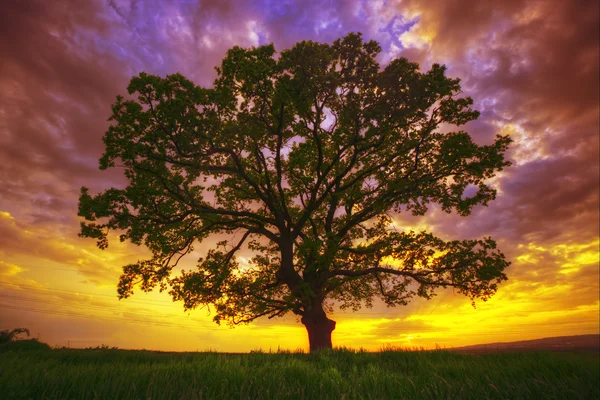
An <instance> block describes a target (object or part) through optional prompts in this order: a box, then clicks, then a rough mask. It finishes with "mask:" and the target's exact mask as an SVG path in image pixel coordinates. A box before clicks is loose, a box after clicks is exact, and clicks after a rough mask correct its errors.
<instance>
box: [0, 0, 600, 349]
mask: <svg viewBox="0 0 600 400" xmlns="http://www.w3.org/2000/svg"><path fill="white" fill-rule="evenodd" d="M599 23H600V18H599V9H598V2H597V1H596V0H590V1H583V0H581V1H580V0H569V1H566V0H565V1H560V0H543V1H532V0H529V1H520V0H504V1H475V0H473V1H469V0H454V1H446V0H430V1H422V0H402V1H393V0H388V1H385V0H374V1H368V0H362V1H361V0H338V1H334V0H320V1H308V0H305V1H303V0H298V1H290V0H287V1H285V0H261V1H233V0H229V1H228V0H220V1H208V0H204V1H203V0H199V1H197V0H179V1H171V2H168V1H160V0H146V1H141V0H139V1H138V0H95V1H93V0H90V1H77V0H72V1H68V0H64V1H59V0H56V1H43V0H39V1H35V0H9V1H3V2H2V5H0V93H2V95H1V96H0V330H1V329H8V328H15V327H21V326H22V327H28V328H29V329H30V330H31V331H32V333H33V335H35V336H37V335H38V334H39V336H40V339H41V340H43V341H46V342H48V343H50V344H52V345H59V346H63V345H64V346H66V345H69V346H71V347H86V346H96V345H99V344H107V345H110V346H119V347H122V348H149V349H160V350H196V349H199V350H204V349H209V348H210V349H215V350H220V351H249V350H252V349H257V348H259V347H262V348H264V349H268V348H273V349H276V348H277V347H278V346H280V347H281V348H290V349H295V348H304V349H306V348H307V344H308V340H307V338H306V331H305V330H304V327H303V326H302V325H301V324H300V323H298V322H297V321H296V320H295V319H294V318H293V317H289V318H284V319H280V320H264V321H263V320H258V321H256V322H255V323H253V324H251V325H249V326H242V327H237V328H235V329H230V328H228V327H227V326H222V327H219V326H217V325H215V324H213V323H212V322H211V318H212V317H211V315H209V314H208V312H207V310H197V311H192V312H189V313H184V312H183V307H182V305H181V304H179V303H173V302H171V300H170V299H169V298H168V296H167V295H165V294H159V293H151V294H144V293H141V294H140V293H136V294H135V295H134V296H133V297H132V298H130V299H127V300H122V301H118V300H117V298H116V283H117V281H118V277H119V274H120V267H121V266H123V265H125V264H128V263H131V262H135V261H137V260H138V259H140V258H143V257H144V256H146V255H147V253H146V252H145V251H144V249H143V248H139V247H136V246H134V245H130V244H126V243H124V244H121V243H119V242H118V241H112V243H111V246H110V247H109V249H108V250H106V251H101V250H98V249H97V248H96V247H95V242H94V240H92V239H81V238H78V237H77V233H78V230H79V220H78V217H77V215H76V214H77V200H78V195H79V189H80V187H81V186H84V185H85V186H87V187H90V188H91V191H92V192H93V193H96V192H98V191H101V190H103V189H106V188H108V187H111V186H120V185H122V184H123V182H124V180H123V178H122V176H121V174H122V171H119V170H112V171H99V170H98V159H99V157H100V156H101V154H102V152H103V150H104V147H103V146H104V145H103V143H102V140H101V138H102V135H103V134H104V132H105V131H106V129H107V127H108V124H109V123H108V122H107V118H108V117H109V115H110V104H111V103H112V102H113V101H114V99H115V96H116V95H117V94H125V88H126V86H127V83H128V81H129V79H130V78H131V76H133V75H135V74H137V73H139V72H141V71H146V72H149V73H153V74H159V75H163V76H164V75H166V74H170V73H175V72H178V71H179V72H181V73H182V74H184V75H185V76H187V77H188V78H190V79H192V80H193V81H195V82H196V83H197V84H199V85H203V86H210V85H211V84H212V81H213V80H214V78H215V77H216V72H215V71H214V67H215V66H216V65H218V64H219V63H220V60H221V59H222V58H223V56H224V54H225V52H226V51H227V49H229V48H230V47H232V46H234V45H239V46H243V47H251V46H258V45H261V44H267V43H274V45H275V48H276V49H277V50H283V49H287V48H289V47H291V46H292V45H293V44H294V43H296V42H297V41H300V40H316V41H322V42H332V41H333V40H335V39H336V38H338V37H341V36H344V35H345V34H347V33H348V32H362V33H363V35H364V37H365V39H367V40H369V39H374V40H377V41H378V42H379V43H380V44H381V46H382V48H383V52H382V53H381V54H380V56H379V62H380V63H381V64H382V65H385V64H386V63H387V62H389V61H390V60H392V59H393V58H395V57H400V56H404V57H407V58H409V59H410V60H411V61H416V62H419V63H420V65H421V66H422V69H428V68H429V66H430V65H431V64H432V63H434V62H437V63H441V64H445V65H446V66H447V67H448V75H450V76H452V77H460V78H461V79H462V86H463V90H464V92H465V93H466V94H468V95H470V96H472V97H473V99H474V100H475V104H476V108H477V109H478V110H480V111H481V117H480V118H479V119H478V120H477V121H475V122H471V123H469V124H468V125H467V126H466V130H467V131H469V132H470V133H471V134H472V136H473V137H474V138H475V140H476V141H477V140H479V141H484V140H485V139H486V138H489V137H492V136H493V135H494V134H495V133H503V134H510V135H511V136H512V137H513V139H514V143H513V145H512V146H511V149H510V151H509V158H510V159H511V160H512V161H513V166H512V167H511V168H509V169H506V170H505V171H503V172H502V173H501V175H499V177H498V179H497V180H496V187H497V188H498V193H499V195H498V197H497V199H496V200H495V201H494V202H492V203H491V204H490V206H489V207H480V208H477V209H476V210H475V211H474V212H473V214H472V215H471V216H469V217H459V216H454V215H447V214H444V213H441V212H440V211H439V210H436V209H435V208H434V209H432V210H431V212H430V213H429V214H428V215H427V217H425V218H421V219H406V218H403V217H401V216H399V217H398V218H397V221H396V222H397V224H398V226H400V227H404V228H407V229H408V228H417V229H421V228H424V229H429V230H431V231H433V232H434V233H435V234H437V235H439V236H441V237H443V238H446V239H467V238H480V237H482V236H487V235H491V236H492V237H494V238H495V239H497V240H498V243H499V246H500V247H501V249H502V250H503V252H504V253H505V254H506V255H507V257H508V258H509V260H511V261H512V265H511V266H510V267H509V269H508V270H507V271H506V272H507V275H508V277H509V281H508V282H506V283H505V284H503V285H502V286H501V288H500V290H499V291H498V293H497V295H496V296H495V297H494V298H493V299H492V300H490V301H489V302H487V303H483V304H478V306H477V309H473V307H471V305H470V301H469V300H468V299H467V298H465V297H461V296H459V295H455V294H454V293H452V291H451V290H449V291H447V292H441V293H440V295H439V296H437V297H435V298H434V299H432V300H430V301H426V300H424V299H416V300H414V301H413V302H412V303H411V304H410V305H409V306H407V307H399V308H392V309H388V308H385V307H384V306H381V305H378V304H376V305H375V307H374V308H373V309H370V310H369V309H362V310H360V311H358V312H355V313H345V312H344V313H342V312H336V314H335V315H334V316H333V319H335V320H336V321H337V322H338V324H337V329H336V330H335V331H334V333H333V341H334V345H338V346H340V345H344V346H352V347H361V346H362V347H364V348H367V349H372V350H376V349H379V348H381V347H382V346H387V345H392V346H424V347H433V346H435V345H436V344H438V345H440V346H460V345H467V344H474V343H485V342H494V341H511V340H524V339H533V338H539V337H548V336H561V335H575V334H587V333H598V331H599V320H598V312H599V302H598V296H599V293H598V291H599V283H598V279H599V275H598V273H599V251H598V248H599V226H598V218H599V215H598V199H599V186H598V182H599V161H598V154H599V149H598V137H599V132H598V125H599V117H598V116H599V109H598V108H599V103H598V100H599V99H598V93H599V82H598V76H599V62H598V59H599V54H598V53H599V32H598V27H599Z"/></svg>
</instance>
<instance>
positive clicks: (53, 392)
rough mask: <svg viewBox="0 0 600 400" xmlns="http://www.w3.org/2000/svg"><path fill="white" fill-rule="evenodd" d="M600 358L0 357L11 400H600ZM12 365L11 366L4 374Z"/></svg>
mask: <svg viewBox="0 0 600 400" xmlns="http://www.w3.org/2000/svg"><path fill="white" fill-rule="evenodd" d="M599 365H600V364H599V363H598V355H597V353H596V354H569V353H539V352H523V353H497V354H483V355H478V356H472V355H463V354H457V353H453V352H448V351H439V350H438V351H421V352H408V351H383V352H379V353H367V352H354V351H349V350H336V351H323V352H319V353H316V354H302V353H279V354H268V353H258V352H255V353H251V354H219V353H153V352H147V351H124V350H106V351H94V350H74V349H63V350H50V351H43V352H27V353H14V352H0V371H1V373H0V393H2V398H3V399H27V398H46V399H65V398H69V399H79V398H82V399H83V398H85V399H89V398H98V399H148V398H152V399H181V398H186V399H256V400H259V399H323V400H326V399H342V398H344V399H447V398H452V399H532V400H537V399H573V400H576V399H582V400H583V399H597V398H599V396H600V392H599V387H600V370H599ZM5 366H10V368H4V367H5Z"/></svg>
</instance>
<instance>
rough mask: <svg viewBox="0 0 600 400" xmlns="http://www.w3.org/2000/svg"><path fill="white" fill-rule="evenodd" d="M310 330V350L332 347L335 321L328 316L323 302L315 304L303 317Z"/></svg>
mask: <svg viewBox="0 0 600 400" xmlns="http://www.w3.org/2000/svg"><path fill="white" fill-rule="evenodd" d="M301 321H302V323H303V324H304V326H305V327H306V330H307V331H308V342H309V344H310V352H311V353H312V352H314V351H318V350H323V349H331V348H332V345H331V332H333V330H334V329H335V321H332V320H330V319H329V318H327V315H326V314H325V311H324V310H323V306H322V305H321V304H313V307H312V309H310V310H308V311H305V314H304V316H303V317H302V319H301Z"/></svg>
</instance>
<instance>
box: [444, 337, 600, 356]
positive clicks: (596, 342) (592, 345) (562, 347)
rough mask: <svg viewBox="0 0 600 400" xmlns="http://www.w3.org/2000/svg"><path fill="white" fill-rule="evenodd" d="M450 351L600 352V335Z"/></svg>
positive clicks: (483, 345) (488, 345) (491, 344)
mask: <svg viewBox="0 0 600 400" xmlns="http://www.w3.org/2000/svg"><path fill="white" fill-rule="evenodd" d="M448 350H451V351H459V352H464V353H491V352H497V351H528V350H551V351H576V352H586V351H587V352H600V335H578V336H559V337H550V338H543V339H534V340H521V341H518V342H498V343H486V344H476V345H472V346H464V347H452V348H449V349H448Z"/></svg>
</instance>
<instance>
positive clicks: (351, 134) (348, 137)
mask: <svg viewBox="0 0 600 400" xmlns="http://www.w3.org/2000/svg"><path fill="white" fill-rule="evenodd" d="M380 51H381V48H380V46H379V45H378V44H377V43H376V42H374V41H369V42H364V41H363V40H362V37H361V35H360V34H349V35H347V36H346V37H344V38H342V39H340V40H336V41H335V42H334V43H333V44H331V45H330V44H324V43H315V42H311V41H303V42H300V43H298V44H296V45H295V46H294V47H293V48H291V49H290V50H286V51H283V52H281V53H279V54H277V53H276V52H275V49H274V47H273V46H272V45H267V46H260V47H257V48H251V49H243V48H240V47H234V48H232V49H231V50H229V51H228V52H227V55H226V57H225V59H224V60H223V62H222V65H221V67H219V68H216V70H217V73H218V77H217V79H216V80H215V82H214V86H213V87H212V88H203V87H199V86H196V85H194V84H193V83H192V82H191V81H189V80H187V79H186V78H184V77H183V76H182V75H180V74H174V75H168V76H167V77H166V78H161V77H159V76H153V75H148V74H146V73H141V74H139V76H136V77H134V78H132V79H131V83H130V85H129V87H128V92H129V94H130V95H133V96H130V99H129V100H127V99H125V98H123V97H121V96H118V97H117V100H116V102H115V103H114V104H113V106H112V116H111V118H110V119H111V120H112V121H114V123H113V124H112V125H111V126H110V128H109V129H108V131H107V132H106V134H105V136H104V142H105V145H106V151H105V153H104V155H103V156H102V158H101V160H100V168H101V169H107V168H112V167H116V168H122V169H123V171H124V173H125V176H126V177H127V179H128V185H127V187H125V188H124V189H115V188H111V189H108V190H106V191H104V192H103V193H100V194H97V195H95V196H91V195H90V194H89V191H88V189H87V188H82V189H81V197H80V203H79V215H80V216H82V217H84V218H85V220H86V221H85V222H82V224H81V234H80V235H81V236H84V237H92V238H96V239H97V240H98V246H99V247H100V248H106V246H107V245H108V241H107V234H108V232H109V231H110V230H117V231H119V232H120V233H121V236H120V238H121V241H125V240H129V241H131V242H133V243H136V244H138V245H140V244H144V245H145V246H146V247H148V248H149V249H150V250H151V251H152V254H153V257H152V258H151V259H148V260H142V261H139V262H138V263H136V264H132V265H127V266H125V267H123V274H122V275H121V279H120V282H119V285H118V294H119V296H120V297H121V298H123V297H128V296H130V295H131V294H132V293H133V290H134V288H136V287H139V288H141V290H144V291H149V290H152V289H153V288H154V287H156V286H159V287H160V289H161V290H165V289H168V290H170V292H169V293H170V294H171V295H172V297H173V299H174V300H181V301H183V303H184V307H185V309H192V308H195V307H198V306H207V305H208V306H212V309H213V311H214V313H215V315H214V320H215V321H216V322H220V321H222V320H224V321H227V322H229V323H231V324H239V323H247V322H250V321H252V320H254V319H255V318H258V317H262V316H268V317H269V318H271V317H278V316H283V315H285V314H286V313H288V312H292V313H294V314H296V315H298V316H299V317H300V320H301V321H302V323H303V324H304V325H305V326H306V329H307V331H308V337H309V342H310V349H311V351H312V350H316V349H321V348H330V347H331V332H332V331H333V330H334V328H335V322H334V321H332V320H330V319H329V318H328V317H327V312H329V311H331V310H332V308H333V306H334V305H336V304H337V305H339V306H340V307H342V308H344V307H350V308H352V309H357V308H358V307H360V306H361V305H362V304H366V305H367V306H370V305H371V304H372V301H373V299H374V298H380V299H382V300H383V301H384V302H385V303H386V304H387V305H389V306H393V305H405V304H407V302H408V301H409V300H410V299H411V298H412V297H414V296H415V295H417V296H421V297H425V298H430V297H431V296H433V295H434V290H435V289H436V288H438V287H443V288H445V287H453V288H455V291H457V292H459V293H463V294H465V295H467V296H468V297H470V298H471V300H472V301H474V300H475V299H482V300H486V299H488V298H489V297H490V296H492V295H493V294H494V293H495V292H496V290H497V286H498V284H499V283H500V282H502V281H503V280H506V276H505V274H504V273H503V270H504V269H505V268H506V267H507V266H508V265H509V263H508V262H507V261H506V260H505V257H504V255H503V254H502V253H500V252H499V251H498V250H496V243H495V242H494V241H493V240H492V239H491V238H483V239H478V240H462V241H458V240H455V241H444V240H442V239H440V238H438V237H436V236H434V235H432V234H431V233H427V232H420V233H415V232H413V231H407V232H399V231H398V230H396V229H394V228H393V225H394V224H393V218H394V215H398V214H402V213H412V215H424V214H425V213H426V212H427V210H428V206H430V205H431V204H432V203H436V204H438V205H439V207H441V209H442V210H444V211H446V212H451V211H456V212H457V213H458V214H460V215H463V216H466V215H469V214H470V212H471V210H472V209H473V207H474V206H476V205H487V204H488V202H489V201H490V200H492V199H494V197H495V195H496V191H495V190H494V189H493V188H491V187H490V186H488V183H489V178H492V177H493V176H494V174H495V172H496V171H499V170H501V169H502V168H503V167H504V166H507V165H509V163H508V162H507V161H505V160H504V152H505V150H506V149H507V146H508V144H509V142H510V139H509V138H508V137H505V136H497V137H496V139H495V141H494V142H493V143H492V144H490V145H485V146H480V145H477V144H476V143H474V142H473V140H472V139H471V137H470V136H469V134H468V133H466V132H463V131H459V130H457V131H452V127H453V126H458V125H462V124H464V123H466V122H468V121H471V120H474V119H476V118H477V117H478V115H479V114H478V112H477V111H475V110H473V109H471V108H470V106H471V105H472V100H471V98H469V97H464V96H461V91H460V86H459V80H458V79H451V78H448V77H446V76H445V67H444V66H440V65H437V64H434V65H433V66H432V67H431V69H430V70H429V71H427V72H420V71H419V69H418V65H417V64H415V63H411V62H409V61H407V60H406V59H405V58H398V59H395V60H393V61H391V62H390V63H389V64H388V65H386V66H385V67H381V66H380V65H379V64H378V63H377V61H376V60H375V57H376V56H377V54H378V53H379V52H380ZM440 128H443V129H440ZM469 187H471V188H472V189H469V190H466V189H467V188H469ZM475 189H476V190H475ZM469 192H472V193H471V195H467V194H468V193H469ZM207 238H211V239H212V240H211V243H217V244H216V245H214V248H211V249H209V250H207V251H206V255H205V256H204V257H203V258H200V259H199V260H198V263H197V265H196V267H195V268H194V269H193V270H182V271H180V272H179V273H175V272H173V269H174V267H175V266H176V265H177V263H178V261H179V260H180V259H181V258H182V257H183V256H184V255H186V254H189V253H190V252H191V251H192V250H193V248H194V246H195V245H196V246H197V245H198V244H201V243H202V242H203V241H205V239H207ZM215 239H216V240H215ZM217 241H218V242H217ZM205 243H206V241H205ZM205 248H206V246H204V247H201V249H202V250H204V249H205ZM239 251H245V252H248V251H252V252H253V254H254V257H253V258H252V259H251V260H250V261H249V262H247V263H240V261H238V259H236V253H238V252H239Z"/></svg>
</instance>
